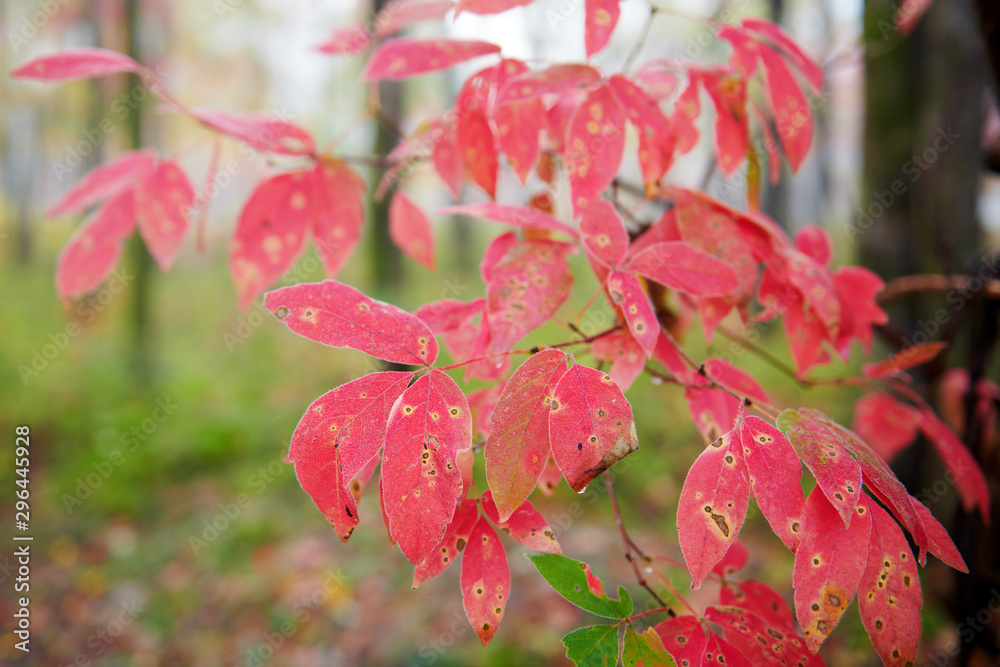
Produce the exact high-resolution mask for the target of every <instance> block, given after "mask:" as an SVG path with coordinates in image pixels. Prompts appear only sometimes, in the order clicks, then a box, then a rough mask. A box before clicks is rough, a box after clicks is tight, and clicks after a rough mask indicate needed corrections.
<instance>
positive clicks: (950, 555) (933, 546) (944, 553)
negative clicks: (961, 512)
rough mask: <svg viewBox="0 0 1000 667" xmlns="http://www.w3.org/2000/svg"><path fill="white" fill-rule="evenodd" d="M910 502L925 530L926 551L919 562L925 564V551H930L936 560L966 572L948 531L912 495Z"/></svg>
mask: <svg viewBox="0 0 1000 667" xmlns="http://www.w3.org/2000/svg"><path fill="white" fill-rule="evenodd" d="M910 504H911V505H912V506H913V511H914V512H916V513H917V515H918V516H919V517H920V522H921V523H922V524H923V526H924V530H925V531H926V532H927V544H928V546H927V551H925V552H924V553H922V554H920V564H921V565H924V564H926V562H927V552H930V553H932V554H934V555H935V556H936V557H937V558H938V560H940V561H941V562H943V563H946V564H947V565H950V566H951V567H953V568H955V569H956V570H958V571H959V572H968V571H969V567H968V566H967V565H966V564H965V560H963V559H962V554H960V553H959V552H958V548H957V547H956V546H955V543H954V542H952V541H951V537H950V536H949V535H948V531H947V530H945V528H944V526H942V525H941V522H939V521H938V520H937V519H935V518H934V515H933V514H931V511H930V510H929V509H927V507H926V506H924V505H923V504H921V502H920V501H919V500H917V499H916V498H913V497H912V496H911V497H910Z"/></svg>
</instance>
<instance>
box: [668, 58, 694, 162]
mask: <svg viewBox="0 0 1000 667" xmlns="http://www.w3.org/2000/svg"><path fill="white" fill-rule="evenodd" d="M700 114H701V100H700V99H699V98H698V80H697V79H696V78H694V77H692V78H691V79H690V81H688V85H687V87H686V88H685V89H684V92H682V93H681V94H680V97H678V98H677V102H676V103H675V104H674V113H673V114H672V115H671V117H670V121H671V123H672V124H673V126H674V131H675V132H676V133H677V152H678V153H680V154H681V155H683V154H685V153H687V152H688V151H690V150H691V149H692V148H694V147H695V146H696V145H697V144H698V137H699V136H700V133H699V132H698V125H697V122H696V121H697V120H698V116H699V115H700Z"/></svg>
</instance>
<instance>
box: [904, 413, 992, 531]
mask: <svg viewBox="0 0 1000 667" xmlns="http://www.w3.org/2000/svg"><path fill="white" fill-rule="evenodd" d="M920 430H921V431H923V433H924V435H925V436H927V439H928V440H930V441H931V444H932V445H934V449H936V450H937V453H938V456H940V457H941V462H942V463H944V467H945V469H946V470H947V471H948V481H949V482H951V483H952V484H954V485H955V491H956V492H957V493H958V497H959V500H961V502H962V509H964V510H965V511H966V512H971V511H972V510H973V509H975V508H976V507H977V506H978V507H979V512H980V514H982V515H983V521H985V522H986V523H987V524H989V522H990V489H989V484H988V483H987V482H986V478H985V477H984V476H983V471H982V469H981V468H980V467H979V464H978V463H977V462H976V459H975V457H974V456H973V455H972V452H970V451H969V448H968V447H966V446H965V443H964V442H962V441H961V439H959V437H958V436H957V435H955V432H954V431H952V430H951V429H950V428H948V425H947V424H945V423H944V422H943V421H941V420H940V419H938V418H937V416H936V415H935V414H934V413H933V412H930V411H929V410H922V411H921V413H920Z"/></svg>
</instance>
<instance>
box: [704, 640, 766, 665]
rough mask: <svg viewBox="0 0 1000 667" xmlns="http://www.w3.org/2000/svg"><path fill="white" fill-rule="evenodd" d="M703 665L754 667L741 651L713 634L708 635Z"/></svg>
mask: <svg viewBox="0 0 1000 667" xmlns="http://www.w3.org/2000/svg"><path fill="white" fill-rule="evenodd" d="M701 664H702V665H703V666H704V667H709V665H721V666H722V667H752V665H753V663H751V662H750V660H749V658H747V657H746V656H745V655H743V653H741V652H740V650H739V649H737V648H736V647H735V646H733V645H732V644H730V643H729V642H727V641H726V640H725V639H723V638H722V637H720V636H719V635H715V634H711V633H709V635H708V645H707V646H706V647H705V656H704V657H703V658H702V662H701Z"/></svg>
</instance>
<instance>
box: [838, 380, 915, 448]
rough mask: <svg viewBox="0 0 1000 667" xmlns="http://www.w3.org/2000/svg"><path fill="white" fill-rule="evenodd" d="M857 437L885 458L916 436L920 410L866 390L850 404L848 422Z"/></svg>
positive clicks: (887, 396)
mask: <svg viewBox="0 0 1000 667" xmlns="http://www.w3.org/2000/svg"><path fill="white" fill-rule="evenodd" d="M851 428H852V430H854V431H855V432H856V433H857V434H858V435H859V436H861V439H862V440H864V441H865V442H867V443H868V444H869V445H870V446H871V448H872V449H873V450H875V452H876V453H877V454H878V455H879V456H881V457H882V458H883V459H885V460H886V461H891V460H892V459H893V458H894V457H895V456H896V454H898V453H899V452H900V451H901V450H903V449H905V448H906V446H907V445H909V444H910V443H912V442H913V441H914V440H915V439H916V438H917V432H918V430H919V429H920V411H919V410H918V409H916V408H914V407H912V406H909V405H906V404H905V403H901V402H899V401H897V400H896V399H895V398H893V397H892V396H889V395H888V394H879V393H872V394H868V395H867V396H865V397H864V398H862V399H861V400H859V401H858V402H857V403H855V404H854V422H853V423H852V424H851Z"/></svg>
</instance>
